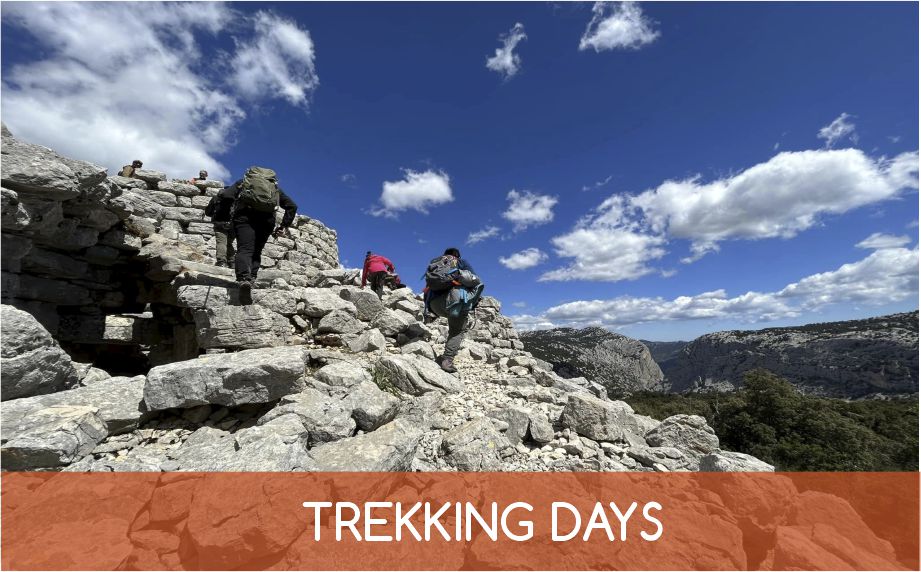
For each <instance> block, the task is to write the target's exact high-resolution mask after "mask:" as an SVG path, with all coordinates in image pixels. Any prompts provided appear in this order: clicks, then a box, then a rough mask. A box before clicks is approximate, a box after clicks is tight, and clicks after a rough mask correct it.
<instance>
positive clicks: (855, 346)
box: [521, 311, 918, 399]
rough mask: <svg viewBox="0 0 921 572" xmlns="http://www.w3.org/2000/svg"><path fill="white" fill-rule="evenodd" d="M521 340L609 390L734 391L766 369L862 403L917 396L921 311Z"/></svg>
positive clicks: (560, 332) (813, 390)
mask: <svg viewBox="0 0 921 572" xmlns="http://www.w3.org/2000/svg"><path fill="white" fill-rule="evenodd" d="M521 339H522V340H523V341H524V343H525V347H526V349H527V350H528V351H530V352H531V353H532V354H533V355H534V356H535V357H537V358H539V359H543V360H546V361H548V362H550V363H551V364H553V366H554V370H555V371H557V372H558V373H560V374H561V375H564V376H565V375H570V376H573V375H582V376H585V377H587V378H588V379H590V380H592V381H595V382H597V383H599V384H602V385H604V386H605V387H607V388H609V389H617V388H619V389H622V390H626V391H639V390H648V389H664V390H666V391H670V392H673V393H685V392H700V391H732V390H735V389H738V388H739V387H741V385H742V383H743V377H744V375H745V373H746V372H749V371H751V370H756V369H766V370H768V371H770V372H772V373H774V374H776V375H778V376H780V377H782V378H785V379H787V380H788V381H789V382H790V383H792V384H793V385H794V386H795V387H796V388H797V389H798V390H799V391H801V392H803V393H807V394H811V395H817V396H824V397H836V398H847V399H859V398H866V397H885V396H888V397H896V396H904V395H909V394H913V393H917V391H918V312H917V311H914V312H907V313H902V314H892V315H888V316H879V317H874V318H867V319H860V320H848V321H842V322H827V323H819V324H807V325H804V326H795V327H785V328H768V329H763V330H752V331H743V330H733V331H724V332H715V333H712V334H706V335H704V336H701V337H699V338H697V339H695V340H693V341H691V342H689V343H687V342H639V341H636V340H632V339H630V338H627V337H625V336H622V335H620V334H616V333H613V332H609V331H607V330H604V329H603V328H597V327H593V328H585V329H582V330H575V329H572V328H557V329H553V330H544V331H539V332H525V333H522V335H521ZM644 344H645V345H644ZM639 346H643V347H642V348H640V347H639ZM653 360H654V362H653ZM651 362H652V363H651ZM657 370H658V371H657ZM659 371H661V374H660V373H659Z"/></svg>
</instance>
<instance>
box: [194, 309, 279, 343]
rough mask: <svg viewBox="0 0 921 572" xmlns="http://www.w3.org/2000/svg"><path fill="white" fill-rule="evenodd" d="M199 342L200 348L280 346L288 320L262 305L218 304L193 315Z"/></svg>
mask: <svg viewBox="0 0 921 572" xmlns="http://www.w3.org/2000/svg"><path fill="white" fill-rule="evenodd" d="M194 317H195V328H196V335H197V337H198V345H199V346H201V347H203V348H233V349H236V348H265V347H273V346H283V345H285V343H286V342H287V341H288V336H289V335H290V334H291V329H292V327H291V322H289V321H288V319H287V318H285V317H284V316H282V315H281V314H276V313H275V312H272V311H270V310H266V309H265V308H263V307H261V306H255V305H252V306H220V307H217V308H206V309H203V310H197V311H196V312H195V314H194Z"/></svg>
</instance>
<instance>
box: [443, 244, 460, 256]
mask: <svg viewBox="0 0 921 572" xmlns="http://www.w3.org/2000/svg"><path fill="white" fill-rule="evenodd" d="M444 255H445V256H453V257H454V258H460V250H458V249H456V248H454V247H453V246H452V247H451V248H446V249H445V254H444Z"/></svg>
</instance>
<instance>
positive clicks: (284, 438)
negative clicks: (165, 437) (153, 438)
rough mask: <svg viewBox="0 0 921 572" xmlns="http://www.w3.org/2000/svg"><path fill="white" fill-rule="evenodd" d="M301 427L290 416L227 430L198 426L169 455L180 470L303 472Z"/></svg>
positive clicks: (308, 466) (306, 464) (304, 454)
mask: <svg viewBox="0 0 921 572" xmlns="http://www.w3.org/2000/svg"><path fill="white" fill-rule="evenodd" d="M304 433H305V432H304V429H303V427H301V426H300V424H299V423H297V421H296V420H294V419H291V418H283V419H278V420H277V421H275V422H273V423H269V424H266V425H262V426H257V427H250V428H248V429H243V430H240V431H237V432H236V433H229V432H227V431H221V430H220V429H215V428H213V427H202V428H201V429H198V430H197V431H195V432H194V433H192V434H191V435H190V436H189V438H188V439H186V441H185V443H183V444H182V446H180V447H179V448H178V449H177V450H176V451H174V452H171V453H170V456H171V457H172V458H173V459H174V460H175V461H176V463H177V465H178V470H180V471H208V472H217V471H233V472H266V471H276V472H280V471H284V472H288V471H298V470H300V471H303V470H310V469H311V461H310V457H309V455H308V453H307V448H306V447H305V445H304V442H303V435H304Z"/></svg>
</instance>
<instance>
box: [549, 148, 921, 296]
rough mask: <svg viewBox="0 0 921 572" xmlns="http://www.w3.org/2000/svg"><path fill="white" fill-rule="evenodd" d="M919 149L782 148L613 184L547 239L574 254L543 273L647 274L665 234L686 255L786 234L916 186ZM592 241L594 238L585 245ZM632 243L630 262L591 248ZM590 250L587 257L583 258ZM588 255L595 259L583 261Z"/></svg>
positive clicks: (609, 276) (613, 247)
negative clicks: (753, 161)
mask: <svg viewBox="0 0 921 572" xmlns="http://www.w3.org/2000/svg"><path fill="white" fill-rule="evenodd" d="M917 177H918V152H917V151H914V152H908V153H902V154H900V155H898V156H897V157H895V158H893V159H887V158H881V159H873V158H871V157H869V156H867V155H865V154H864V153H863V152H862V151H859V150H857V149H835V150H814V151H798V152H783V153H779V154H777V155H775V156H774V157H773V158H771V159H770V160H768V161H767V162H765V163H760V164H758V165H755V166H753V167H750V168H748V169H746V170H744V171H741V172H739V173H737V174H735V175H732V176H729V177H725V178H723V179H717V180H715V181H709V182H708V181H704V180H703V178H702V177H701V176H699V175H698V176H695V177H691V178H688V179H683V180H668V181H665V182H664V183H662V184H660V185H659V186H658V187H656V188H654V189H649V190H646V191H644V192H642V193H640V194H638V195H629V194H615V195H613V196H611V197H609V198H608V199H607V200H605V201H604V202H603V203H601V205H599V207H598V208H597V209H596V210H595V212H594V213H592V214H591V215H589V216H588V217H586V219H584V220H583V221H581V222H580V223H579V224H578V225H577V227H576V229H575V230H574V231H572V232H570V233H569V234H566V235H563V236H560V237H556V238H555V239H553V243H554V245H556V246H557V249H558V254H559V255H560V256H563V257H573V258H575V260H576V263H575V264H573V265H571V266H570V267H567V268H565V269H560V270H559V271H553V272H550V273H548V274H547V275H545V279H547V280H558V279H567V278H568V279H577V278H584V279H589V280H623V279H630V278H636V277H639V276H642V275H644V274H648V273H649V272H651V271H652V269H651V268H650V267H649V266H648V265H647V263H648V262H649V261H652V260H655V259H658V258H661V257H662V256H664V254H665V250H664V246H665V244H666V242H667V241H668V240H673V239H684V240H689V241H690V242H691V246H690V250H691V252H690V255H689V256H687V257H686V258H684V259H683V262H686V263H689V262H693V261H695V260H697V259H699V258H700V257H702V256H704V255H706V254H707V253H708V252H713V251H717V250H719V243H720V242H722V241H725V240H733V239H749V240H754V239H764V238H778V237H779V238H791V237H793V236H796V235H797V234H798V233H800V232H802V231H804V230H806V229H808V228H811V227H813V226H815V225H817V224H819V222H820V220H821V217H822V216H823V215H836V214H841V213H845V212H848V211H850V210H853V209H856V208H858V207H862V206H865V205H870V204H873V203H877V202H880V201H884V200H889V199H893V198H896V197H897V196H898V195H899V194H900V193H901V192H902V191H904V190H906V189H911V188H917V186H918V178H917ZM593 244H594V245H597V246H594V247H593ZM627 246H632V247H633V249H634V250H633V252H632V253H631V254H630V255H629V257H630V261H629V262H632V264H629V265H627V266H624V267H623V269H621V270H617V271H613V270H608V271H606V270H604V268H605V267H606V266H607V265H606V264H605V260H604V258H603V257H601V256H600V255H598V254H596V253H601V252H610V253H611V254H612V255H613V254H615V253H617V252H621V251H622V249H623V248H625V247H627ZM586 259H589V260H586ZM591 261H594V263H591ZM618 262H623V261H618Z"/></svg>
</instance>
